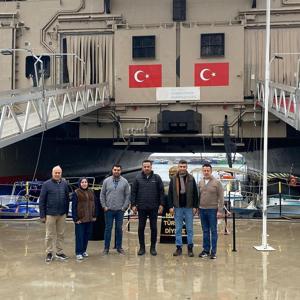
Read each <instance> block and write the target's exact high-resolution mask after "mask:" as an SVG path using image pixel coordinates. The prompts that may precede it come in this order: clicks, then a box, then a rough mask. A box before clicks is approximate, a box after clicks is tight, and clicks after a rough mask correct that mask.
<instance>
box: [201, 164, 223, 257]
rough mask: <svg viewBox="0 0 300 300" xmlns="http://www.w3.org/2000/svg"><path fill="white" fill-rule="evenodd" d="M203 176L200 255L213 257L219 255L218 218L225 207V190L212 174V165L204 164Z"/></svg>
mask: <svg viewBox="0 0 300 300" xmlns="http://www.w3.org/2000/svg"><path fill="white" fill-rule="evenodd" d="M202 173H203V178H202V179H201V181H200V182H199V188H200V212H199V216H200V219H201V226H202V231H203V250H202V252H201V253H200V254H199V257H201V258H205V257H208V256H209V255H210V258H211V259H216V258H217V256H216V254H217V240H218V228H217V226H218V218H220V217H221V216H222V211H223V207H224V191H223V187H222V184H221V182H220V181H219V180H217V179H216V178H214V176H213V175H212V166H211V165H210V164H204V165H203V166H202Z"/></svg>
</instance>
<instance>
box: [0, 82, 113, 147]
mask: <svg viewBox="0 0 300 300" xmlns="http://www.w3.org/2000/svg"><path fill="white" fill-rule="evenodd" d="M109 101H110V94H109V86H108V83H99V84H92V85H83V86H80V87H71V86H68V85H60V86H55V87H44V88H42V87H37V88H31V89H24V90H11V91H7V92H1V93H0V148H3V147H5V146H8V145H10V144H13V143H15V142H17V141H20V140H23V139H26V138H28V137H30V136H32V135H35V134H37V133H40V132H42V131H46V130H48V129H50V128H53V127H55V126H58V125H60V124H63V123H65V122H68V121H70V120H72V119H75V118H77V117H80V116H82V115H85V114H87V113H89V112H91V111H94V110H97V109H99V108H101V107H104V106H107V105H109Z"/></svg>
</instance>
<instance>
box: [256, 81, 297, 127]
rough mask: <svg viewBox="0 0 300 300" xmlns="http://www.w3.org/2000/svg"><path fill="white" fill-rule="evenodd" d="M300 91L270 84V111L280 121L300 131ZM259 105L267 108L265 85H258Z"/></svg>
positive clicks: (260, 82)
mask: <svg viewBox="0 0 300 300" xmlns="http://www.w3.org/2000/svg"><path fill="white" fill-rule="evenodd" d="M299 101H300V89H299V88H297V87H293V86H288V85H283V84H280V83H273V82H270V98H269V103H268V104H269V105H268V110H269V112H270V113H272V114H273V115H275V116H276V117H278V118H279V119H280V120H282V121H284V122H285V123H287V124H289V125H291V126H292V127H294V128H295V129H296V130H300V110H299ZM257 104H259V105H260V106H262V107H265V83H264V81H259V82H258V83H257Z"/></svg>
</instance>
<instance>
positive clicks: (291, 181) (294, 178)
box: [289, 176, 297, 186]
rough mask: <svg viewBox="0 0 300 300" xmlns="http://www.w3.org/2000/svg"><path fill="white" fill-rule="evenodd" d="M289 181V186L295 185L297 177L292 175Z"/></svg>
mask: <svg viewBox="0 0 300 300" xmlns="http://www.w3.org/2000/svg"><path fill="white" fill-rule="evenodd" d="M289 183H290V185H291V186H296V185H297V178H296V177H294V176H292V177H291V179H290V182H289Z"/></svg>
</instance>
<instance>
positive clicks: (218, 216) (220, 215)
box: [217, 211, 223, 219]
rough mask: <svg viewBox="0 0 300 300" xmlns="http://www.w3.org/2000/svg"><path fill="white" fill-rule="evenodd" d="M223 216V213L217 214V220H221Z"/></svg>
mask: <svg viewBox="0 0 300 300" xmlns="http://www.w3.org/2000/svg"><path fill="white" fill-rule="evenodd" d="M222 216H223V214H222V213H221V212H219V211H218V212H217V218H218V219H221V218H222Z"/></svg>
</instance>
